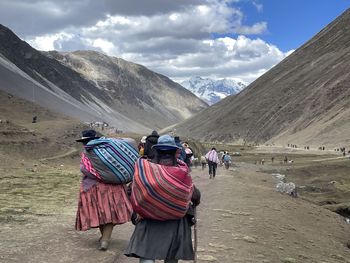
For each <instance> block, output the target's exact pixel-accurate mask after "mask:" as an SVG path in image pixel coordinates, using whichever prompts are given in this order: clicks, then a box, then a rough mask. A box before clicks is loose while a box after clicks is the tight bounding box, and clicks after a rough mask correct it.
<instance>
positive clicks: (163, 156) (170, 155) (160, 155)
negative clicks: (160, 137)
mask: <svg viewBox="0 0 350 263" xmlns="http://www.w3.org/2000/svg"><path fill="white" fill-rule="evenodd" d="M175 155H176V149H173V150H166V151H163V150H162V151H160V150H157V151H156V155H155V157H154V162H155V163H157V164H160V163H161V162H162V160H170V162H171V163H172V165H173V166H175V165H177V160H176V157H175Z"/></svg>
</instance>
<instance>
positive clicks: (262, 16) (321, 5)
mask: <svg viewBox="0 0 350 263" xmlns="http://www.w3.org/2000/svg"><path fill="white" fill-rule="evenodd" d="M348 7H350V0H103V1H102V0H84V1H82V0H60V1H57V0H36V1H28V0H1V1H0V23H2V24H4V25H5V26H8V27H9V28H10V29H12V30H13V31H14V32H15V33H16V34H17V35H18V36H19V37H20V38H22V39H23V40H25V41H27V42H28V43H29V44H30V45H31V46H33V47H34V48H36V49H38V50H46V51H47V50H57V51H75V50H95V51H99V52H103V53H105V54H107V55H110V56H115V57H119V58H123V59H125V60H127V61H131V62H135V63H138V64H142V65H144V66H146V67H147V68H149V69H151V70H153V71H155V72H158V73H161V74H163V75H166V76H168V77H170V78H171V79H173V80H175V81H178V82H181V81H183V80H187V79H188V78H190V77H193V76H201V77H210V78H213V79H222V78H230V79H236V80H241V81H243V82H245V83H247V84H248V83H251V82H252V81H254V80H255V79H256V78H258V77H259V76H261V75H262V74H264V73H265V72H267V71H268V70H269V69H270V68H271V67H273V66H275V65H276V64H278V63H279V62H280V61H282V60H283V59H284V58H286V57H287V56H288V55H289V54H291V53H292V52H293V51H294V50H295V49H297V48H298V47H300V46H301V45H302V44H304V43H305V42H306V41H308V40H309V39H310V38H311V37H313V36H314V35H315V34H316V33H318V32H319V31H320V30H321V29H322V28H324V27H325V26H326V25H327V24H329V23H330V22H331V21H333V20H334V19H335V18H336V17H337V16H339V15H341V14H342V13H343V12H344V11H345V10H346V9H347V8H348Z"/></svg>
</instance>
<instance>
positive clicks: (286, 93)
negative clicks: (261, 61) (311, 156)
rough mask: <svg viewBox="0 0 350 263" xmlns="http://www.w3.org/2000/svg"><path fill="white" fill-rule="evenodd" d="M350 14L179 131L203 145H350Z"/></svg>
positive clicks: (345, 13)
mask: <svg viewBox="0 0 350 263" xmlns="http://www.w3.org/2000/svg"><path fill="white" fill-rule="evenodd" d="M349 68H350V9H348V10H347V11H346V12H344V13H343V14H342V15H341V16H339V17H338V18H337V19H335V20H334V21H333V22H332V23H330V24H329V25H328V26H326V27H325V28H324V29H323V30H321V31H320V32H319V33H318V34H317V35H315V36H314V37H313V38H312V39H311V40H309V41H308V42H306V43H305V44H304V45H302V46H301V47H300V48H298V49H297V50H296V51H295V52H293V53H292V54H291V55H290V56H288V57H287V58H285V59H284V60H283V61H282V62H280V63H279V64H278V65H276V66H275V67H273V68H272V69H271V70H269V71H268V72H267V73H265V74H264V75H262V76H261V77H260V78H258V79H257V80H255V81H254V82H253V83H251V84H250V85H249V86H248V87H247V88H246V89H244V90H243V91H242V92H241V93H239V94H238V95H236V96H231V97H228V98H226V99H224V100H222V101H220V102H219V103H217V104H215V105H214V106H211V107H209V108H207V109H206V110H204V111H202V112H201V113H199V114H198V115H196V116H195V117H193V118H190V119H188V120H186V121H184V122H183V123H181V124H179V125H177V126H176V127H175V129H176V131H177V132H178V133H180V134H183V135H187V136H192V137H194V138H198V139H201V140H203V141H209V140H218V141H225V142H240V143H243V142H248V143H272V144H282V145H286V144H287V143H290V144H296V145H310V146H319V145H327V146H330V147H333V146H346V145H349V144H350V136H349V135H350V88H349V83H350V72H349Z"/></svg>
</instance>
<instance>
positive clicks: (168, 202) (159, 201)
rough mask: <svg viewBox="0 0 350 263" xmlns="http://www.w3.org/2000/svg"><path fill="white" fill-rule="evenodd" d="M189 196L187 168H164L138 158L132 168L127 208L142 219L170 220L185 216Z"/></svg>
mask: <svg viewBox="0 0 350 263" xmlns="http://www.w3.org/2000/svg"><path fill="white" fill-rule="evenodd" d="M192 192H193V183H192V178H191V177H190V176H189V172H188V167H187V165H186V164H185V163H184V162H182V161H180V160H178V165H177V166H165V165H160V164H155V163H152V162H150V161H148V160H146V159H143V158H140V159H138V161H137V162H136V164H135V173H134V180H133V183H132V194H131V204H132V206H133V208H134V211H135V212H137V213H138V214H139V215H140V216H142V217H143V218H148V219H155V220H161V221H165V220H172V219H179V218H182V217H184V216H185V214H186V211H187V209H188V207H189V203H190V201H191V197H192Z"/></svg>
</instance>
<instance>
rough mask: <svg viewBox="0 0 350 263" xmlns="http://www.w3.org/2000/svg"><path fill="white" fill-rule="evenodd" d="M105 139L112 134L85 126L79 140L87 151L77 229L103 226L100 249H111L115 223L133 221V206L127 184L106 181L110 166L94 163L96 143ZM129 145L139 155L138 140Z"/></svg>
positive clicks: (81, 163) (82, 165)
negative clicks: (105, 175) (105, 133)
mask: <svg viewBox="0 0 350 263" xmlns="http://www.w3.org/2000/svg"><path fill="white" fill-rule="evenodd" d="M103 139H105V140H108V138H100V136H98V135H97V133H96V131H95V130H85V131H83V132H82V137H81V138H80V139H77V140H76V141H77V142H81V143H82V144H83V146H84V151H83V152H82V153H81V162H80V168H81V172H82V175H83V177H82V180H81V184H80V191H79V201H78V209H77V214H76V222H75V229H76V230H78V231H86V230H89V229H91V228H99V229H100V233H101V237H100V239H99V250H103V251H104V250H107V249H108V246H109V242H110V239H111V235H112V231H113V227H114V226H115V225H118V224H124V223H127V222H128V221H130V219H131V214H132V206H131V203H130V201H129V198H128V196H127V192H126V190H127V189H126V184H115V183H106V182H105V181H103V180H102V175H104V174H107V169H105V170H104V168H103V167H104V166H103V165H102V164H100V165H97V164H95V163H94V161H96V160H97V159H98V158H97V157H96V155H94V153H93V152H92V149H93V146H92V145H93V143H94V142H98V141H99V140H103ZM130 143H132V141H130ZM91 144H92V145H91ZM89 145H91V146H89ZM129 148H130V149H133V148H135V149H134V154H136V155H137V157H138V152H137V148H136V142H135V146H131V145H130V147H129ZM136 155H135V157H136ZM95 159H96V160H95ZM133 160H136V159H135V158H134V159H130V163H132V161H133ZM132 165H133V164H132Z"/></svg>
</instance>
